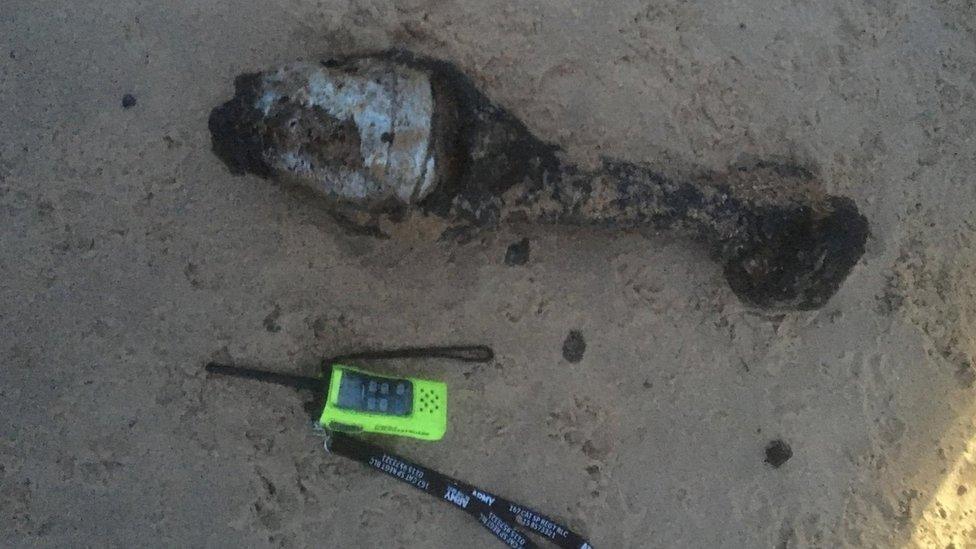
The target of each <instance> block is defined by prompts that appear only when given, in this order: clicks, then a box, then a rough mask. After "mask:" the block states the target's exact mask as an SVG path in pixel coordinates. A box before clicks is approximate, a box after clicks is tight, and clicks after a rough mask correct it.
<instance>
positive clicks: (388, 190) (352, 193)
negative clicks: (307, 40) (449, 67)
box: [256, 59, 436, 204]
mask: <svg viewBox="0 0 976 549" xmlns="http://www.w3.org/2000/svg"><path fill="white" fill-rule="evenodd" d="M350 67H353V68H354V69H355V70H350ZM283 97H287V98H288V100H289V101H297V102H300V103H301V105H302V106H303V107H304V108H308V109H312V108H314V107H319V108H321V109H323V110H324V111H325V112H326V113H328V114H329V115H331V116H333V117H335V118H336V119H339V120H342V121H345V120H352V121H353V122H354V123H355V125H356V128H357V129H358V132H359V140H360V152H361V156H362V159H363V166H362V168H361V169H359V170H353V169H350V168H344V167H337V166H330V167H328V168H327V169H323V168H319V169H314V168H311V167H310V162H309V159H308V158H304V157H303V151H301V150H289V151H278V155H279V158H273V159H269V160H270V161H271V163H272V165H274V166H275V167H276V168H277V169H280V170H285V171H288V172H291V173H292V174H293V175H296V176H299V177H302V178H304V179H309V178H312V179H314V181H309V182H308V183H311V184H313V185H315V186H316V187H318V188H319V190H320V191H324V192H325V193H326V194H329V195H333V196H336V197H338V198H344V199H349V200H354V201H369V202H373V201H377V200H382V199H386V198H390V197H394V198H395V199H396V200H397V201H399V202H402V203H405V204H410V203H414V202H417V201H419V200H420V199H422V198H424V197H425V196H426V195H428V194H429V193H430V192H431V191H432V190H433V187H434V181H435V175H436V173H435V172H436V167H435V158H434V154H433V147H432V144H431V142H432V131H431V125H432V118H433V112H434V99H433V95H432V92H431V85H430V80H429V78H428V77H427V75H426V74H425V73H423V72H420V71H417V70H413V69H411V68H408V67H404V66H402V65H397V64H393V63H388V62H385V61H381V60H375V59H364V60H360V61H357V62H355V63H354V64H353V65H351V66H345V67H341V68H330V67H324V66H320V65H312V64H306V63H302V64H293V65H288V66H286V67H283V68H281V69H279V70H277V71H274V72H271V73H267V74H266V75H265V77H264V89H263V93H262V94H261V95H260V96H259V97H258V100H257V105H256V107H257V108H258V109H259V110H261V111H262V112H263V113H264V114H265V115H268V114H269V112H271V110H272V108H273V106H274V105H275V104H276V102H277V101H279V100H280V99H281V98H283Z"/></svg>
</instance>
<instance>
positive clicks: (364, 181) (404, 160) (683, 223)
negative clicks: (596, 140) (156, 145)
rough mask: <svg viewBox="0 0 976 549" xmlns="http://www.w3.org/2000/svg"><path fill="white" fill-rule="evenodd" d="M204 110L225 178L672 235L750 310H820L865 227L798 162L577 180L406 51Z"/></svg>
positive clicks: (619, 166) (478, 220)
mask: <svg viewBox="0 0 976 549" xmlns="http://www.w3.org/2000/svg"><path fill="white" fill-rule="evenodd" d="M235 88H236V93H235V96H234V97H233V98H232V99H231V100H229V101H227V102H226V103H224V104H222V105H220V106H218V107H216V108H215V109H214V110H213V112H212V113H211V115H210V131H211V134H212V141H213V149H214V152H215V153H216V154H217V156H219V157H220V158H221V159H222V160H223V161H224V163H226V164H227V166H228V167H229V168H230V170H231V171H232V172H234V173H238V174H241V173H252V174H256V175H259V176H261V177H273V178H278V179H283V180H290V181H294V182H298V183H300V184H302V185H304V186H307V187H309V188H311V189H313V190H314V191H316V192H318V193H319V194H321V195H323V196H325V197H327V198H329V199H330V200H332V201H333V203H334V204H335V205H336V207H337V208H355V209H359V210H363V211H395V210H403V209H408V208H409V209H417V210H420V211H423V212H426V213H428V214H430V215H436V216H440V217H444V218H448V219H451V220H454V221H457V222H461V223H466V224H469V225H472V226H491V225H494V224H497V223H499V222H504V221H506V220H519V221H537V222H542V223H565V224H573V225H599V226H606V227H619V228H634V227H640V226H653V227H656V228H659V229H672V230H679V231H681V232H684V233H689V234H692V235H694V236H695V237H697V238H698V239H700V240H701V241H703V242H705V243H706V244H707V245H708V247H709V250H710V252H711V254H712V256H713V257H715V258H716V259H717V260H718V261H721V262H722V265H723V266H724V273H725V277H726V280H728V282H729V285H730V286H731V288H732V290H733V291H734V292H735V293H736V295H738V296H739V297H740V298H741V299H743V300H744V301H746V302H748V303H751V304H754V305H757V306H760V307H768V308H796V309H814V308H817V307H820V306H822V305H823V304H824V303H826V302H827V300H828V299H829V298H830V297H831V296H832V295H833V294H834V293H835V292H836V291H837V288H838V287H839V286H840V284H841V282H843V281H844V279H845V278H846V277H847V275H848V273H849V272H850V271H851V269H852V268H853V266H854V265H855V264H856V263H857V261H858V260H859V259H860V257H861V255H862V254H863V253H864V245H865V241H866V239H867V236H868V223H867V220H866V219H865V218H864V216H863V215H861V214H860V212H859V211H858V209H857V206H856V205H855V204H854V202H853V201H852V200H851V199H849V198H845V197H839V196H833V195H829V194H827V193H826V192H825V191H824V190H823V188H822V186H821V184H820V182H819V181H818V180H817V179H816V178H815V177H813V175H812V174H811V173H810V172H809V171H807V170H805V169H803V168H800V167H796V166H791V165H784V164H777V163H764V162H757V163H755V164H754V165H752V166H750V167H748V168H741V169H734V170H730V171H728V172H722V173H712V174H709V175H706V176H703V177H698V178H694V180H677V179H674V178H669V177H666V176H664V175H662V174H660V173H658V172H656V171H654V170H652V169H650V168H648V167H646V166H642V165H637V164H633V163H627V162H622V161H617V160H612V159H607V160H605V161H604V164H603V166H602V167H600V168H599V169H596V170H582V169H579V168H577V167H575V166H574V165H572V164H570V163H568V162H565V161H564V160H562V159H561V158H560V156H559V155H558V154H557V153H558V148H557V147H555V146H553V145H550V144H548V143H545V142H543V141H541V140H539V139H538V138H536V137H535V136H533V135H532V134H531V132H529V130H528V129H527V128H526V127H525V125H524V124H522V122H521V121H519V120H518V119H516V118H515V117H514V116H512V115H511V114H509V113H508V112H506V111H505V110H504V109H502V108H500V107H499V106H497V105H495V104H494V103H492V102H491V101H490V100H489V99H488V98H487V97H486V96H485V95H484V94H482V93H481V92H480V91H479V90H478V89H477V88H476V87H475V86H474V85H473V84H472V83H471V81H470V80H469V79H468V78H467V77H466V76H465V75H464V74H462V73H461V72H460V71H459V70H457V69H456V68H454V67H453V66H452V65H450V64H449V63H446V62H443V61H437V60H432V59H426V58H419V57H416V56H414V55H412V54H409V53H406V52H389V53H384V54H379V55H368V56H360V57H350V58H347V59H342V60H329V61H325V62H322V63H319V64H312V63H295V64H291V65H286V66H284V67H281V68H278V69H275V70H269V71H266V72H262V73H251V74H243V75H241V76H239V77H238V78H237V80H236V81H235Z"/></svg>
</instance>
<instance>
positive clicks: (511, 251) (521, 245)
mask: <svg viewBox="0 0 976 549" xmlns="http://www.w3.org/2000/svg"><path fill="white" fill-rule="evenodd" d="M528 262H529V239H528V238H523V239H522V240H519V241H518V242H515V243H513V244H511V245H509V247H508V250H507V251H506V252H505V264H506V265H508V266H509V267H514V266H515V265H525V264H526V263H528Z"/></svg>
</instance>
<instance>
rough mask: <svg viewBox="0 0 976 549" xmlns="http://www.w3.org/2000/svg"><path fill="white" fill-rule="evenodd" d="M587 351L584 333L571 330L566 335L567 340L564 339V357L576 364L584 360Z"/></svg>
mask: <svg viewBox="0 0 976 549" xmlns="http://www.w3.org/2000/svg"><path fill="white" fill-rule="evenodd" d="M585 352H586V340H585V339H583V334H582V333H580V332H579V330H573V331H571V332H569V335H567V336H566V341H563V358H565V359H566V361H568V362H571V363H573V364H576V363H577V362H579V361H581V360H583V353H585Z"/></svg>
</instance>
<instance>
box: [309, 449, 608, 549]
mask: <svg viewBox="0 0 976 549" xmlns="http://www.w3.org/2000/svg"><path fill="white" fill-rule="evenodd" d="M326 449H328V451H329V452H331V453H333V454H336V455H340V456H343V457H347V458H350V459H354V460H356V461H358V462H360V463H364V464H366V465H368V466H369V467H372V468H373V469H376V470H377V471H380V472H383V473H386V474H387V475H389V476H391V477H393V478H395V479H398V480H400V481H402V482H405V483H407V484H409V485H411V486H413V487H414V488H417V489H418V490H421V491H422V492H426V493H428V494H430V495H432V496H434V497H436V498H439V499H441V500H443V501H446V502H448V503H450V504H451V505H453V506H455V507H457V508H458V509H461V510H462V511H464V512H466V513H468V514H469V515H471V516H472V517H474V518H475V519H476V520H477V521H478V522H479V523H480V524H481V525H482V526H483V527H485V528H487V529H488V531H489V532H491V533H492V534H493V535H494V536H495V537H496V538H498V539H500V540H501V541H502V542H503V543H504V544H505V545H507V546H509V547H512V548H514V549H521V548H527V549H530V548H534V547H539V546H538V545H537V544H536V543H534V542H533V541H532V540H530V539H529V538H528V537H527V536H526V535H525V534H524V533H522V532H521V531H519V530H518V529H517V528H516V527H515V526H514V525H515V524H518V525H520V526H523V527H525V528H527V529H529V530H531V531H533V532H535V533H537V534H539V535H541V536H543V537H545V538H547V539H549V540H551V541H552V542H553V543H555V544H556V545H558V546H559V547H563V548H565V549H593V546H592V545H590V544H589V543H588V542H587V541H586V540H585V539H583V537H582V536H580V535H579V534H577V533H576V532H573V531H572V530H570V529H569V528H567V527H566V526H563V525H562V524H559V523H558V522H556V521H555V520H553V519H551V518H549V517H547V516H546V515H543V514H542V513H539V512H537V511H535V510H533V509H531V508H529V507H525V506H523V505H519V504H517V503H514V502H512V501H509V500H507V499H505V498H502V497H499V496H496V495H495V494H492V493H490V492H486V491H484V490H481V489H479V488H476V487H474V486H472V485H470V484H468V483H466V482H462V481H460V480H457V479H454V478H451V477H449V476H447V475H444V474H442V473H439V472H437V471H434V470H432V469H428V468H427V467H424V466H423V465H420V464H417V463H414V462H412V461H408V460H406V459H403V458H402V457H400V456H398V455H396V454H391V453H390V452H387V451H386V450H384V449H383V448H380V447H379V446H376V445H374V444H370V443H368V442H365V441H363V440H360V439H358V438H354V437H351V436H349V435H346V434H343V433H330V434H329V437H328V439H327V441H326Z"/></svg>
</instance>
